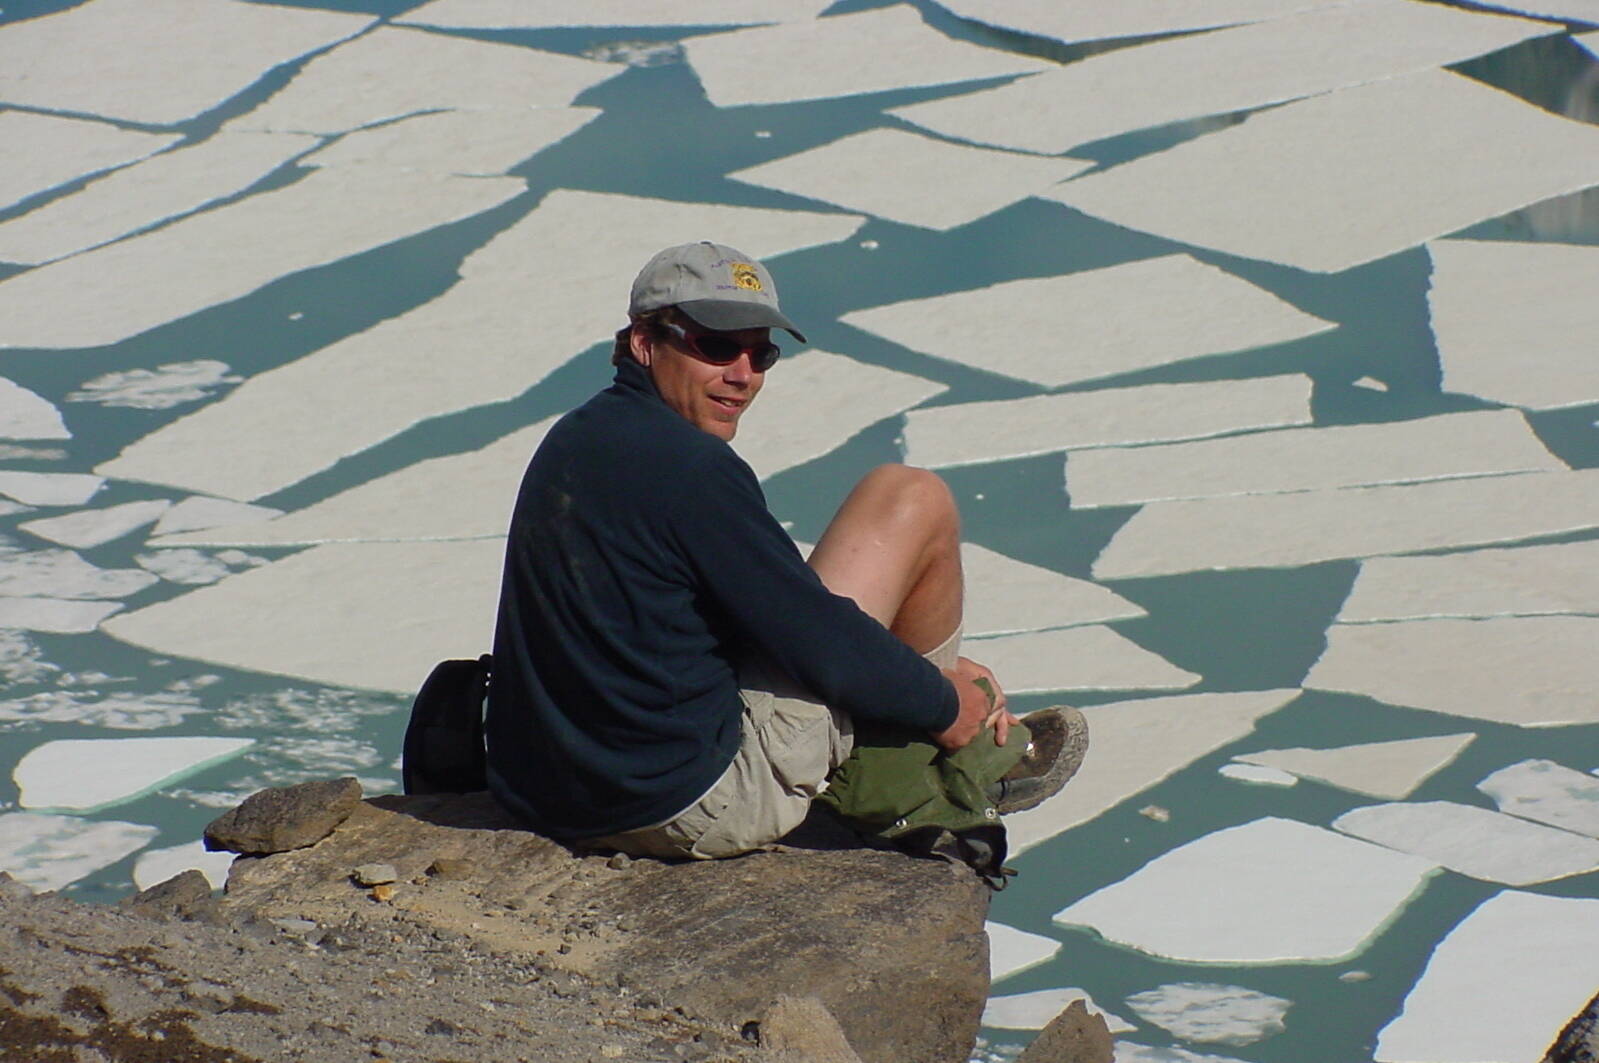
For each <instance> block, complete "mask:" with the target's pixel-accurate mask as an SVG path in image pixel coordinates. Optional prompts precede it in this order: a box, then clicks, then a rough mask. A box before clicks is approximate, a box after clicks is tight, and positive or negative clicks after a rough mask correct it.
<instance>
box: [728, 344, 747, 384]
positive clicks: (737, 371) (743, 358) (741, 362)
mask: <svg viewBox="0 0 1599 1063" xmlns="http://www.w3.org/2000/svg"><path fill="white" fill-rule="evenodd" d="M754 377H755V367H754V366H753V365H751V364H750V352H749V351H740V352H739V356H738V357H737V358H735V359H733V360H732V361H731V362H728V363H727V365H726V366H724V367H723V368H722V379H723V380H724V381H726V382H727V383H729V384H748V383H749V382H750V381H751V380H752V379H753V378H754Z"/></svg>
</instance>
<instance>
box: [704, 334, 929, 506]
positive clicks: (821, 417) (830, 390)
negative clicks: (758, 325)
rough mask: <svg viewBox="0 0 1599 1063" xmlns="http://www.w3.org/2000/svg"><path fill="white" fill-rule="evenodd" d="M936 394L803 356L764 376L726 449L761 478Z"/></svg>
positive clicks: (902, 379) (904, 379)
mask: <svg viewBox="0 0 1599 1063" xmlns="http://www.w3.org/2000/svg"><path fill="white" fill-rule="evenodd" d="M944 391H945V387H944V385H942V384H935V383H933V382H932V381H930V380H926V379H923V378H922V377H918V376H912V375H910V374H909V373H900V372H896V371H895V370H892V369H884V368H882V367H881V366H875V365H867V364H865V363H863V362H857V361H855V360H854V359H853V358H846V357H845V356H843V355H841V354H830V353H828V352H826V351H806V352H805V353H803V354H801V355H799V356H798V357H796V358H793V359H791V360H785V361H781V362H779V363H778V364H777V366H776V367H774V368H773V369H772V370H771V372H770V373H769V374H768V375H767V377H766V384H765V386H764V387H763V388H762V389H761V394H760V396H759V397H758V398H756V400H755V403H754V405H752V406H751V407H750V408H749V410H748V411H747V412H746V413H745V414H744V415H743V417H741V418H740V419H739V427H738V435H737V436H735V437H734V439H733V449H734V450H736V451H737V452H738V454H739V456H740V457H742V458H743V459H744V460H745V461H747V462H749V464H750V468H752V469H754V470H755V475H756V476H758V477H760V478H761V479H763V480H764V479H766V478H768V477H770V476H775V475H777V474H778V473H779V472H782V471H783V470H784V469H791V468H793V467H795V466H797V465H803V464H804V463H805V462H807V461H810V460H811V459H813V458H819V457H821V456H822V455H824V454H827V453H829V452H831V451H833V450H835V449H836V448H838V447H840V446H842V445H843V444H844V443H845V442H846V441H847V440H848V439H849V438H850V437H851V436H853V435H855V434H856V433H857V432H859V431H860V430H861V429H863V428H866V427H867V426H869V425H873V424H876V423H877V422H878V421H881V420H883V419H884V418H887V417H892V416H894V415H895V414H897V413H901V412H903V411H904V410H908V409H910V408H911V407H912V406H916V405H918V404H920V403H922V402H925V401H926V400H928V399H930V398H932V397H933V396H934V395H940V394H943V392H944Z"/></svg>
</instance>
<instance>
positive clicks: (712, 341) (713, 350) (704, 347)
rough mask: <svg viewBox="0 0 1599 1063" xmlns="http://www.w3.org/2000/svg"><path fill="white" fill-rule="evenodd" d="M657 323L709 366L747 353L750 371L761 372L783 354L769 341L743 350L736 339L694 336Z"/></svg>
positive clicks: (677, 327) (727, 362)
mask: <svg viewBox="0 0 1599 1063" xmlns="http://www.w3.org/2000/svg"><path fill="white" fill-rule="evenodd" d="M661 324H662V325H665V326H666V328H667V330H668V331H670V332H671V333H672V335H673V336H674V337H676V339H677V342H679V343H681V344H682V345H683V346H684V347H687V348H688V350H689V353H691V354H693V355H694V356H695V357H696V358H698V359H700V360H701V361H702V362H709V363H711V364H712V365H732V364H733V363H734V362H736V361H738V356H739V355H741V354H746V353H747V354H748V355H749V356H750V368H751V369H753V370H754V371H755V372H757V373H764V372H766V371H767V370H768V369H770V368H772V366H774V365H776V364H777V358H778V356H779V355H780V354H782V353H783V351H782V348H780V347H778V345H777V344H775V343H772V342H771V341H769V340H768V341H765V342H762V343H755V344H751V345H750V346H748V347H746V346H744V345H743V344H741V343H739V342H738V340H735V339H732V338H730V337H727V336H721V335H718V334H716V333H714V332H708V333H703V334H701V335H699V336H695V335H692V334H691V333H689V332H688V330H687V329H685V328H683V327H682V326H681V325H678V324H676V323H674V322H671V321H663V322H661Z"/></svg>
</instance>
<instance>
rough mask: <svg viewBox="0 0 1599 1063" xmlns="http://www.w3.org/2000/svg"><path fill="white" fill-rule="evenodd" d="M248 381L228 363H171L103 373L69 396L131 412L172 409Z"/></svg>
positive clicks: (201, 360)
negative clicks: (233, 371) (230, 367)
mask: <svg viewBox="0 0 1599 1063" xmlns="http://www.w3.org/2000/svg"><path fill="white" fill-rule="evenodd" d="M243 379H244V378H243V377H240V376H234V375H232V374H231V373H230V372H229V367H228V363H226V362H219V361H217V360H216V359H214V358H196V359H194V360H193V361H188V362H167V363H165V364H163V365H158V366H156V367H155V368H154V369H122V370H118V371H117V372H114V373H102V374H101V375H99V376H97V377H94V378H93V379H90V380H85V381H84V382H83V386H82V387H80V388H79V389H78V390H77V391H74V392H72V393H71V394H70V395H68V396H67V401H68V402H92V403H94V404H95V405H96V406H119V407H123V408H126V409H130V410H170V409H172V408H173V407H174V406H182V405H185V404H186V403H190V402H198V401H200V400H201V399H204V398H209V397H210V396H211V395H212V394H213V393H214V392H216V391H219V390H221V389H222V388H224V387H226V386H227V385H229V384H237V383H239V382H240V381H242V380H243Z"/></svg>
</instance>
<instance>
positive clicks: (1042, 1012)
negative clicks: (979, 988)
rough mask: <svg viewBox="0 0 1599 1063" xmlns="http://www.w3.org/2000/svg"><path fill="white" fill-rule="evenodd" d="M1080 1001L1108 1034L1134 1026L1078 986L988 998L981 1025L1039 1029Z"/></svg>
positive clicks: (1006, 1028)
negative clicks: (1105, 1007)
mask: <svg viewBox="0 0 1599 1063" xmlns="http://www.w3.org/2000/svg"><path fill="white" fill-rule="evenodd" d="M1078 1000H1081V1001H1082V1002H1083V1005H1084V1006H1085V1007H1086V1008H1087V1009H1088V1013H1089V1014H1090V1015H1099V1016H1101V1017H1102V1018H1104V1020H1105V1025H1106V1026H1108V1027H1109V1028H1110V1032H1111V1033H1126V1032H1127V1031H1128V1030H1134V1029H1137V1027H1135V1026H1134V1025H1133V1024H1132V1023H1130V1022H1128V1021H1127V1020H1126V1019H1124V1018H1122V1017H1121V1016H1120V1015H1116V1014H1114V1013H1112V1012H1109V1011H1106V1010H1105V1009H1104V1008H1102V1007H1100V1006H1099V1005H1098V1004H1097V1003H1095V1002H1094V998H1093V997H1091V996H1089V995H1088V994H1087V993H1085V992H1084V991H1083V990H1081V989H1077V988H1075V987H1067V988H1064V989H1038V990H1034V991H1033V992H1031V993H1014V994H1012V995H1010V996H1004V997H989V998H988V1003H987V1005H985V1006H984V1008H983V1025H984V1026H992V1027H994V1028H995V1029H1000V1030H1042V1029H1043V1028H1044V1027H1046V1026H1048V1025H1049V1024H1050V1021H1051V1020H1052V1019H1054V1018H1055V1016H1057V1015H1059V1014H1060V1013H1061V1012H1063V1011H1065V1010H1066V1009H1067V1008H1069V1007H1070V1006H1071V1005H1072V1004H1073V1002H1075V1001H1078Z"/></svg>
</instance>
